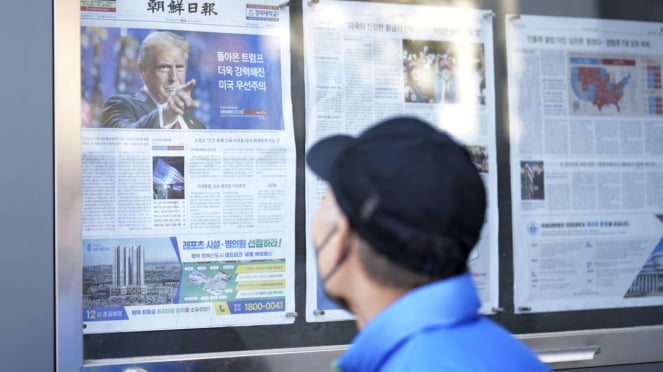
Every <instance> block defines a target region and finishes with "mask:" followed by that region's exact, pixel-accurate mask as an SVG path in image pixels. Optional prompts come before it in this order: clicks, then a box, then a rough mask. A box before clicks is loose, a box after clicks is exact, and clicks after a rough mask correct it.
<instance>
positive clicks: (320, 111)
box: [302, 0, 498, 322]
mask: <svg viewBox="0 0 663 372" xmlns="http://www.w3.org/2000/svg"><path fill="white" fill-rule="evenodd" d="M302 6H303V17H304V62H305V70H306V75H305V76H306V82H305V85H306V115H307V117H306V122H307V133H306V147H307V148H308V147H309V146H311V145H312V144H313V143H315V142H316V141H317V140H318V139H320V138H323V137H325V136H328V135H331V134H337V133H347V134H351V135H356V134H358V133H359V132H361V131H362V130H363V129H365V128H366V127H367V126H369V125H371V124H374V123H376V122H377V121H379V120H382V119H386V118H388V117H390V116H393V115H398V114H407V115H410V116H418V117H420V118H422V119H424V120H426V121H428V122H430V123H432V124H434V125H437V126H438V127H439V128H440V129H443V130H446V131H448V132H449V133H450V134H451V135H453V136H454V137H456V139H458V140H459V141H461V142H463V143H464V144H466V146H467V147H468V150H469V151H470V153H471V154H472V155H473V159H474V161H475V163H476V165H477V168H478V169H479V171H480V173H481V175H482V177H483V179H484V181H485V185H486V189H487V190H488V194H489V198H488V199H489V207H488V214H487V218H486V224H485V226H484V228H483V232H482V238H481V241H480V242H479V243H478V245H477V246H476V247H475V250H474V251H473V253H472V256H471V259H470V267H471V271H472V274H473V276H474V279H475V282H476V284H477V287H478V289H479V294H480V297H481V300H482V302H483V305H482V308H481V311H482V312H484V313H490V312H493V309H494V308H495V307H497V306H498V291H497V288H498V281H497V249H498V247H497V230H498V229H497V227H498V221H497V215H498V213H497V198H496V195H497V193H496V191H497V174H496V172H495V169H496V155H495V100H494V97H495V89H494V85H493V81H494V75H493V74H494V63H493V35H492V16H491V15H492V13H491V12H489V11H485V10H474V9H458V8H447V7H438V6H419V5H405V4H378V3H365V2H360V3H358V2H348V1H334V0H326V1H323V2H320V3H318V4H315V3H312V2H307V1H303V5H302ZM326 188H327V185H326V184H325V183H324V182H322V181H321V180H319V179H318V178H317V177H315V175H313V174H312V173H310V172H308V173H307V177H306V210H307V233H308V232H310V221H311V218H312V216H313V214H314V212H315V210H316V209H317V207H318V205H319V202H320V200H321V197H322V195H323V194H324V193H325V191H326ZM307 241H308V242H310V241H311V239H310V236H309V237H308V239H307ZM349 318H351V315H350V314H349V313H347V312H345V311H344V310H341V309H339V307H338V306H337V305H335V304H334V303H332V302H331V301H330V300H329V299H328V298H327V297H326V296H325V294H324V293H323V289H322V288H321V285H320V282H319V278H318V273H317V267H316V260H315V253H314V250H313V247H311V246H310V244H309V246H308V247H307V297H306V320H307V321H310V322H319V321H330V320H344V319H349Z"/></svg>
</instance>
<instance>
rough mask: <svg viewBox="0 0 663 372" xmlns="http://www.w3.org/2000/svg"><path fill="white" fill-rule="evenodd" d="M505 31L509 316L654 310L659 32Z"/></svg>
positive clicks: (614, 25) (566, 25)
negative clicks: (510, 254)
mask: <svg viewBox="0 0 663 372" xmlns="http://www.w3.org/2000/svg"><path fill="white" fill-rule="evenodd" d="M506 24H507V46H508V67H509V71H508V73H509V76H508V79H509V102H510V105H509V117H510V134H511V195H512V207H513V239H514V268H515V306H516V312H521V313H522V312H544V311H568V310H584V309H597V308H614V307H634V306H647V305H661V304H663V240H662V238H663V193H661V190H662V188H661V187H662V186H663V146H661V143H663V142H661V140H663V89H662V86H661V67H662V62H663V53H662V52H661V51H662V50H663V38H661V36H662V35H661V24H655V23H647V22H633V21H613V20H598V19H580V18H556V17H539V16H525V15H521V16H508V17H507V22H506Z"/></svg>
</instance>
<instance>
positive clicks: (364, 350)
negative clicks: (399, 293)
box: [336, 273, 550, 372]
mask: <svg viewBox="0 0 663 372" xmlns="http://www.w3.org/2000/svg"><path fill="white" fill-rule="evenodd" d="M479 306H480V302H479V298H478V297H477V293H476V289H475V287H474V282H473V281H472V277H471V276H470V274H469V273H467V274H462V275H459V276H455V277H453V278H450V279H446V280H442V281H439V282H435V283H431V284H428V285H425V286H422V287H419V288H416V289H414V290H412V291H410V292H408V293H407V294H406V295H405V296H403V297H401V298H400V299H399V300H398V301H396V302H395V303H393V304H391V305H390V306H389V307H387V308H386V309H384V310H383V311H382V312H381V313H380V314H378V315H377V316H376V317H375V318H373V319H372V320H370V321H369V322H368V324H366V326H365V327H364V329H363V330H362V331H361V332H360V333H359V334H358V335H357V336H356V337H355V339H354V340H353V342H352V346H351V348H350V349H349V350H348V351H346V352H345V353H344V354H343V356H342V357H341V359H340V360H339V361H338V363H337V365H336V367H337V368H338V369H340V370H341V371H343V372H353V371H357V372H371V371H381V372H407V371H411V372H427V371H468V372H469V371H472V372H481V371H486V372H488V371H490V372H496V371H509V372H514V371H518V372H520V371H527V372H538V371H550V369H549V368H548V367H547V366H546V365H545V364H544V363H542V362H541V361H540V360H539V358H538V357H537V356H536V354H534V353H533V352H532V351H530V350H529V349H528V348H527V346H525V344H523V343H522V342H521V341H519V340H517V339H516V338H515V337H513V336H512V335H511V334H510V333H509V332H508V331H506V330H505V329H503V328H502V327H501V326H499V325H498V324H497V323H495V322H493V321H492V320H490V319H488V318H485V317H482V316H480V315H479V314H478V310H479Z"/></svg>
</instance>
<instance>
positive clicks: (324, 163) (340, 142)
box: [306, 134, 356, 181]
mask: <svg viewBox="0 0 663 372" xmlns="http://www.w3.org/2000/svg"><path fill="white" fill-rule="evenodd" d="M355 140H356V139H355V138H354V137H351V136H348V135H342V134H340V135H336V136H331V137H327V138H324V139H322V140H320V141H318V142H317V143H315V144H314V145H313V146H311V148H310V149H309V150H308V152H307V154H306V163H307V164H308V166H309V168H311V170H312V171H313V173H315V174H317V175H318V176H320V177H322V178H323V179H324V180H325V181H329V179H330V177H331V172H332V169H333V167H334V163H335V162H336V159H338V157H339V156H340V155H341V154H342V153H343V152H344V151H345V150H346V149H347V148H348V146H350V145H351V144H352V143H353V142H354V141H355Z"/></svg>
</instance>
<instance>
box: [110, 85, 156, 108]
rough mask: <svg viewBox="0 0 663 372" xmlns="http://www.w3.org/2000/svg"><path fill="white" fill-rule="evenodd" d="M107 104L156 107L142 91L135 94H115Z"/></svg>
mask: <svg viewBox="0 0 663 372" xmlns="http://www.w3.org/2000/svg"><path fill="white" fill-rule="evenodd" d="M105 104H106V105H109V104H131V105H148V106H153V105H154V103H153V102H152V100H151V99H150V97H149V96H148V95H147V94H146V93H145V91H144V90H142V89H141V90H139V91H138V92H136V93H134V94H114V95H112V96H110V97H108V99H107V100H106V103H105Z"/></svg>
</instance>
